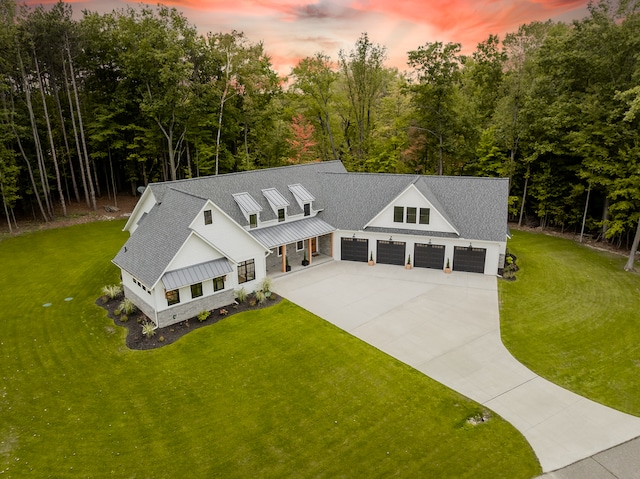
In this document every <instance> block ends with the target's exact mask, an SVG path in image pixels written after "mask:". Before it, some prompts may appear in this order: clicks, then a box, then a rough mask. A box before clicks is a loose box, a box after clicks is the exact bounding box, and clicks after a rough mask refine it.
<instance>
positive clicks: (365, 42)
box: [339, 33, 386, 171]
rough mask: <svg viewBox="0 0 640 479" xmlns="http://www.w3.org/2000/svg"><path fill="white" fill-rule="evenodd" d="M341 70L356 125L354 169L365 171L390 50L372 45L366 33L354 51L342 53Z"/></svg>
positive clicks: (340, 55) (340, 54) (340, 56)
mask: <svg viewBox="0 0 640 479" xmlns="http://www.w3.org/2000/svg"><path fill="white" fill-rule="evenodd" d="M339 58H340V61H339V63H340V70H341V72H342V75H343V76H344V84H345V88H346V93H347V98H348V100H349V105H350V107H351V113H352V114H353V118H354V120H355V124H356V135H355V138H354V140H355V148H354V149H353V150H354V151H353V153H354V156H355V159H356V162H355V164H354V165H353V167H354V169H356V170H358V171H362V170H363V169H364V168H365V161H366V159H367V157H368V153H369V148H370V140H371V132H372V129H373V127H374V118H373V106H374V102H375V100H376V98H377V97H378V95H379V94H380V92H381V90H382V87H383V83H384V78H385V76H384V60H385V58H386V48H385V47H383V46H381V45H377V44H373V43H371V41H370V40H369V36H368V35H367V34H366V33H363V34H362V35H361V36H360V38H359V39H358V40H357V41H356V44H355V48H354V49H353V50H351V51H350V52H348V53H347V52H345V51H344V50H340V53H339Z"/></svg>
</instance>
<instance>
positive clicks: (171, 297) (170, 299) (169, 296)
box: [164, 289, 180, 306]
mask: <svg viewBox="0 0 640 479" xmlns="http://www.w3.org/2000/svg"><path fill="white" fill-rule="evenodd" d="M164 297H165V299H166V300H167V305H168V306H173V305H174V304H178V303H180V290H179V289H172V290H169V291H165V293H164Z"/></svg>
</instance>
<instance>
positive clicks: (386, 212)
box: [367, 185, 457, 233]
mask: <svg viewBox="0 0 640 479" xmlns="http://www.w3.org/2000/svg"><path fill="white" fill-rule="evenodd" d="M396 206H402V207H404V214H405V219H406V214H407V207H413V208H417V211H416V214H417V216H416V222H415V223H406V222H405V221H403V222H402V223H396V222H394V221H393V217H394V208H395V207H396ZM420 208H429V224H427V225H422V224H420V223H419V219H420ZM367 226H368V227H369V226H373V227H379V228H397V229H410V230H420V231H438V232H442V233H457V231H456V230H455V229H454V228H453V227H452V226H451V225H450V224H449V222H448V221H447V220H446V219H445V218H444V216H442V214H440V212H439V211H438V210H436V209H435V208H434V206H433V205H432V204H431V203H430V202H429V201H428V200H427V199H426V198H425V197H424V195H422V193H420V192H419V191H418V189H417V188H416V187H415V186H414V185H410V186H409V187H408V188H407V189H406V190H405V191H404V192H402V193H401V194H400V195H399V196H398V197H397V198H396V199H395V200H394V201H393V202H391V203H390V204H389V205H387V207H386V208H384V209H383V210H382V211H381V212H380V213H379V214H378V215H377V216H376V217H375V218H373V220H371V221H370V222H369V223H368V224H367Z"/></svg>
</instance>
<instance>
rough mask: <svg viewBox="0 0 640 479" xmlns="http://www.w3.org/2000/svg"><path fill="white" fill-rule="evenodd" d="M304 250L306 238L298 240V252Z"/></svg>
mask: <svg viewBox="0 0 640 479" xmlns="http://www.w3.org/2000/svg"><path fill="white" fill-rule="evenodd" d="M300 245H302V246H300ZM302 250H304V240H300V241H296V252H298V251H302Z"/></svg>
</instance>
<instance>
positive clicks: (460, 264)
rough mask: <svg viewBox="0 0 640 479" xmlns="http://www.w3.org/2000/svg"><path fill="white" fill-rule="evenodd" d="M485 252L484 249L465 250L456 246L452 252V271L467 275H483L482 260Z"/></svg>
mask: <svg viewBox="0 0 640 479" xmlns="http://www.w3.org/2000/svg"><path fill="white" fill-rule="evenodd" d="M486 255H487V250H486V249H484V248H467V247H464V246H456V247H455V249H454V251H453V269H454V270H455V271H467V272H469V273H484V258H485V256H486Z"/></svg>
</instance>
